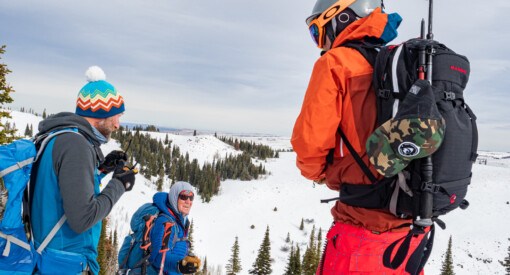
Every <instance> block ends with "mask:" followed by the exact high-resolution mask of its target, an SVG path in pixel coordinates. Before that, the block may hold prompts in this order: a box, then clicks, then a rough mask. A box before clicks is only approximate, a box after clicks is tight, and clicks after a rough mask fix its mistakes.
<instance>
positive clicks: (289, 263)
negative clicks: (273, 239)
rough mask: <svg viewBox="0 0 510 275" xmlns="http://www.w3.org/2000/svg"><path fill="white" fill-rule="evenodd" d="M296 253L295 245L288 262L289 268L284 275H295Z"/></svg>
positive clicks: (286, 268) (291, 249)
mask: <svg viewBox="0 0 510 275" xmlns="http://www.w3.org/2000/svg"><path fill="white" fill-rule="evenodd" d="M295 255H296V253H295V252H294V244H292V246H291V248H290V253H289V261H288V262H287V266H286V267H285V273H284V275H295V273H294V272H295V271H294V270H293V268H292V267H293V265H292V264H293V261H294V257H295Z"/></svg>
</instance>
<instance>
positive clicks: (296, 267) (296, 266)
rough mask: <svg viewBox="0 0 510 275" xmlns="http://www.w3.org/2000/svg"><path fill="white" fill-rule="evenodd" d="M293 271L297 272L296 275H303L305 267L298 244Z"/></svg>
mask: <svg viewBox="0 0 510 275" xmlns="http://www.w3.org/2000/svg"><path fill="white" fill-rule="evenodd" d="M292 268H293V270H295V273H294V274H296V275H301V273H302V272H303V266H302V265H301V251H300V248H299V245H297V244H296V254H295V255H294V263H293V267H292Z"/></svg>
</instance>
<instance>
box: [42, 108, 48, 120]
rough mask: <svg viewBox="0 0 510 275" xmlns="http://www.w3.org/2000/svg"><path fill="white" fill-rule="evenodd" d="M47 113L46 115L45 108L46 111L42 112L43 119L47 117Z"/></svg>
mask: <svg viewBox="0 0 510 275" xmlns="http://www.w3.org/2000/svg"><path fill="white" fill-rule="evenodd" d="M46 117H47V115H46V108H44V111H43V112H42V118H43V119H46Z"/></svg>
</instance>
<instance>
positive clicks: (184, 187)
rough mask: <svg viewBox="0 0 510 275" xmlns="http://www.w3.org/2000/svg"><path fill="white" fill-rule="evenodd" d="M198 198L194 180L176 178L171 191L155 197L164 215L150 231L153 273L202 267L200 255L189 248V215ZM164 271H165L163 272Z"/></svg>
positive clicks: (195, 269)
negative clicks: (192, 182)
mask: <svg viewBox="0 0 510 275" xmlns="http://www.w3.org/2000/svg"><path fill="white" fill-rule="evenodd" d="M194 198H195V193H194V189H193V187H192V186H191V184H189V183H187V182H183V181H179V182H176V183H175V184H174V185H172V187H171V188H170V191H169V192H168V193H166V192H158V193H156V194H155V195H154V197H153V202H154V204H155V205H156V206H157V207H158V208H159V210H160V215H159V216H158V218H157V219H156V221H155V222H154V226H153V227H152V230H151V233H150V240H151V247H150V251H151V255H150V257H149V262H150V263H151V267H150V268H149V272H148V273H149V274H156V273H158V272H160V271H163V272H162V273H163V274H193V273H195V272H197V271H198V269H199V268H200V259H199V258H198V257H196V256H194V255H193V254H191V253H190V252H189V248H190V246H189V241H188V228H189V220H188V215H189V212H190V210H191V207H192V206H193V199H194ZM160 274H161V273H160Z"/></svg>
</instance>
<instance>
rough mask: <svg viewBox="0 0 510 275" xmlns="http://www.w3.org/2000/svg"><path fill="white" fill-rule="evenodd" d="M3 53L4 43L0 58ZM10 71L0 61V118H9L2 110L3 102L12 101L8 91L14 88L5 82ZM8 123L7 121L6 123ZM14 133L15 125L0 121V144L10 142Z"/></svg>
mask: <svg viewBox="0 0 510 275" xmlns="http://www.w3.org/2000/svg"><path fill="white" fill-rule="evenodd" d="M4 53H5V45H3V46H1V47H0V59H2V54H4ZM10 72H11V71H10V70H9V69H8V68H7V65H6V64H2V63H0V120H1V119H2V118H11V115H10V113H9V112H7V111H4V110H3V109H2V108H4V106H3V105H4V104H6V103H11V102H12V101H13V99H12V97H11V95H10V93H13V92H14V89H13V88H12V87H11V86H10V85H9V84H7V78H6V76H7V74H9V73H10ZM6 124H8V123H6ZM15 134H16V127H12V128H10V127H7V125H4V124H3V123H2V122H0V144H6V143H10V142H12V141H13V140H14V136H15Z"/></svg>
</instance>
